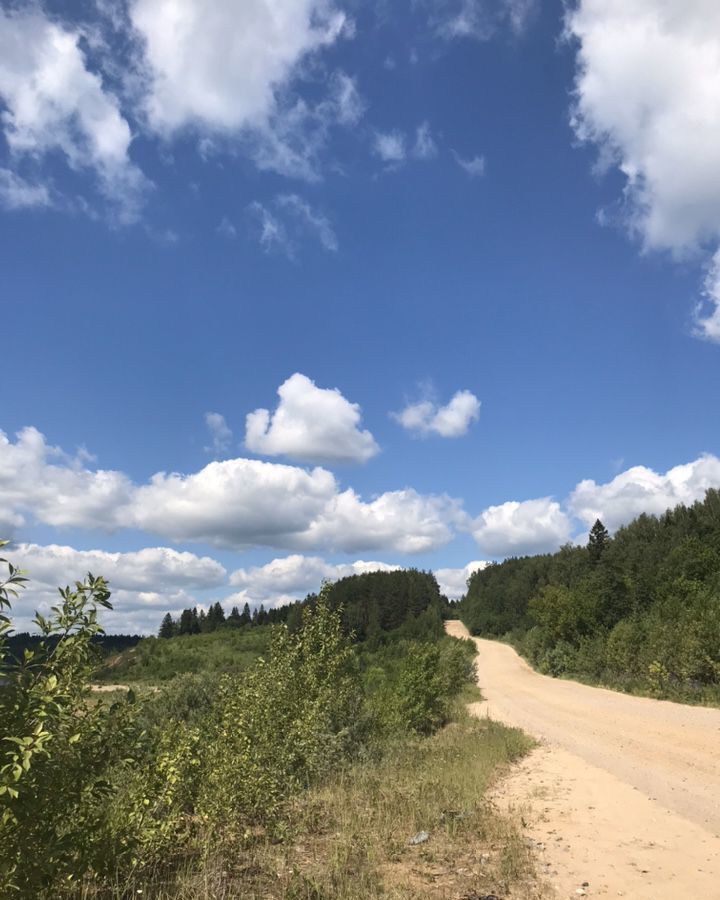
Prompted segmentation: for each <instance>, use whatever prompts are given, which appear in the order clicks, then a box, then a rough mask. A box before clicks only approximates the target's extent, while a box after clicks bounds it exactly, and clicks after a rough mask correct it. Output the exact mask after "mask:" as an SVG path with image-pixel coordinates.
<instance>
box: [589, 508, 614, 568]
mask: <svg viewBox="0 0 720 900" xmlns="http://www.w3.org/2000/svg"><path fill="white" fill-rule="evenodd" d="M609 540H610V535H609V533H608V530H607V528H606V527H605V526H604V525H603V523H602V522H601V521H600V519H596V520H595V524H594V525H593V527H592V528H591V529H590V537H589V538H588V544H587V548H588V554H589V556H590V562H591V563H592V564H593V565H597V563H599V562H600V557H601V556H602V555H603V553H604V552H605V548H606V547H607V544H608V541H609Z"/></svg>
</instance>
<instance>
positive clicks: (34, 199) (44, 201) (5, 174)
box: [0, 168, 53, 209]
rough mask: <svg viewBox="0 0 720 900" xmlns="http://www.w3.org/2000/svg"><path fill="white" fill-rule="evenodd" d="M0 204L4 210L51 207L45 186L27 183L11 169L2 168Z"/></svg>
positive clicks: (47, 189) (37, 183)
mask: <svg viewBox="0 0 720 900" xmlns="http://www.w3.org/2000/svg"><path fill="white" fill-rule="evenodd" d="M0 203H1V204H2V205H3V206H4V207H5V209H32V208H38V207H40V208H42V207H49V206H52V205H53V201H52V198H51V196H50V190H49V188H48V186H47V185H45V184H42V183H41V182H35V183H33V182H30V181H27V180H26V179H25V178H22V177H21V176H20V175H17V174H16V173H15V172H13V171H12V170H11V169H3V168H0Z"/></svg>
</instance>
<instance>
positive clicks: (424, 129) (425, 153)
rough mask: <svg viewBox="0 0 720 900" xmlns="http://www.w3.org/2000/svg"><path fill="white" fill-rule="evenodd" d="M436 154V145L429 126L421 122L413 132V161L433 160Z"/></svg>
mask: <svg viewBox="0 0 720 900" xmlns="http://www.w3.org/2000/svg"><path fill="white" fill-rule="evenodd" d="M437 154H438V148H437V144H436V142H435V139H434V138H433V136H432V132H431V131H430V124H429V123H428V122H423V123H422V125H419V126H418V128H417V131H416V132H415V144H414V146H413V148H412V155H413V156H414V157H415V159H434V158H435V157H436V156H437Z"/></svg>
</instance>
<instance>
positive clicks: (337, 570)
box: [228, 553, 400, 606]
mask: <svg viewBox="0 0 720 900" xmlns="http://www.w3.org/2000/svg"><path fill="white" fill-rule="evenodd" d="M399 568H400V566H394V565H389V564H388V563H383V562H368V561H365V560H356V561H355V562H351V563H338V564H334V563H328V562H326V561H325V560H324V559H322V558H321V557H319V556H303V555H302V554H298V553H295V554H292V555H291V556H285V557H280V558H278V559H273V560H272V561H271V562H269V563H266V564H265V565H264V566H254V567H252V568H249V569H237V570H236V571H234V572H233V573H232V574H231V576H230V584H232V585H233V586H235V587H238V588H240V590H239V591H238V592H237V593H236V594H233V595H232V596H231V597H230V598H228V602H229V603H249V604H250V605H251V606H253V605H258V604H260V603H264V604H265V605H266V606H281V605H282V604H284V603H292V602H293V601H294V600H298V599H302V598H303V597H305V596H306V595H307V594H308V593H310V592H312V591H317V590H318V588H319V587H320V585H321V583H322V581H323V580H328V581H337V580H338V579H339V578H345V577H347V576H349V575H359V574H362V573H364V572H392V571H395V570H397V569H399Z"/></svg>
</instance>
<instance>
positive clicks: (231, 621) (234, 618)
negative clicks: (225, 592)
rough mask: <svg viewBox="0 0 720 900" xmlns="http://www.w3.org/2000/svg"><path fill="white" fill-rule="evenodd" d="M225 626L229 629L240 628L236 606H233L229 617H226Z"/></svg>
mask: <svg viewBox="0 0 720 900" xmlns="http://www.w3.org/2000/svg"><path fill="white" fill-rule="evenodd" d="M227 624H228V625H229V626H230V628H240V626H241V625H242V624H243V621H242V617H241V616H240V611H239V610H238V608H237V606H233V608H232V610H231V611H230V615H229V616H228V617H227Z"/></svg>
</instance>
